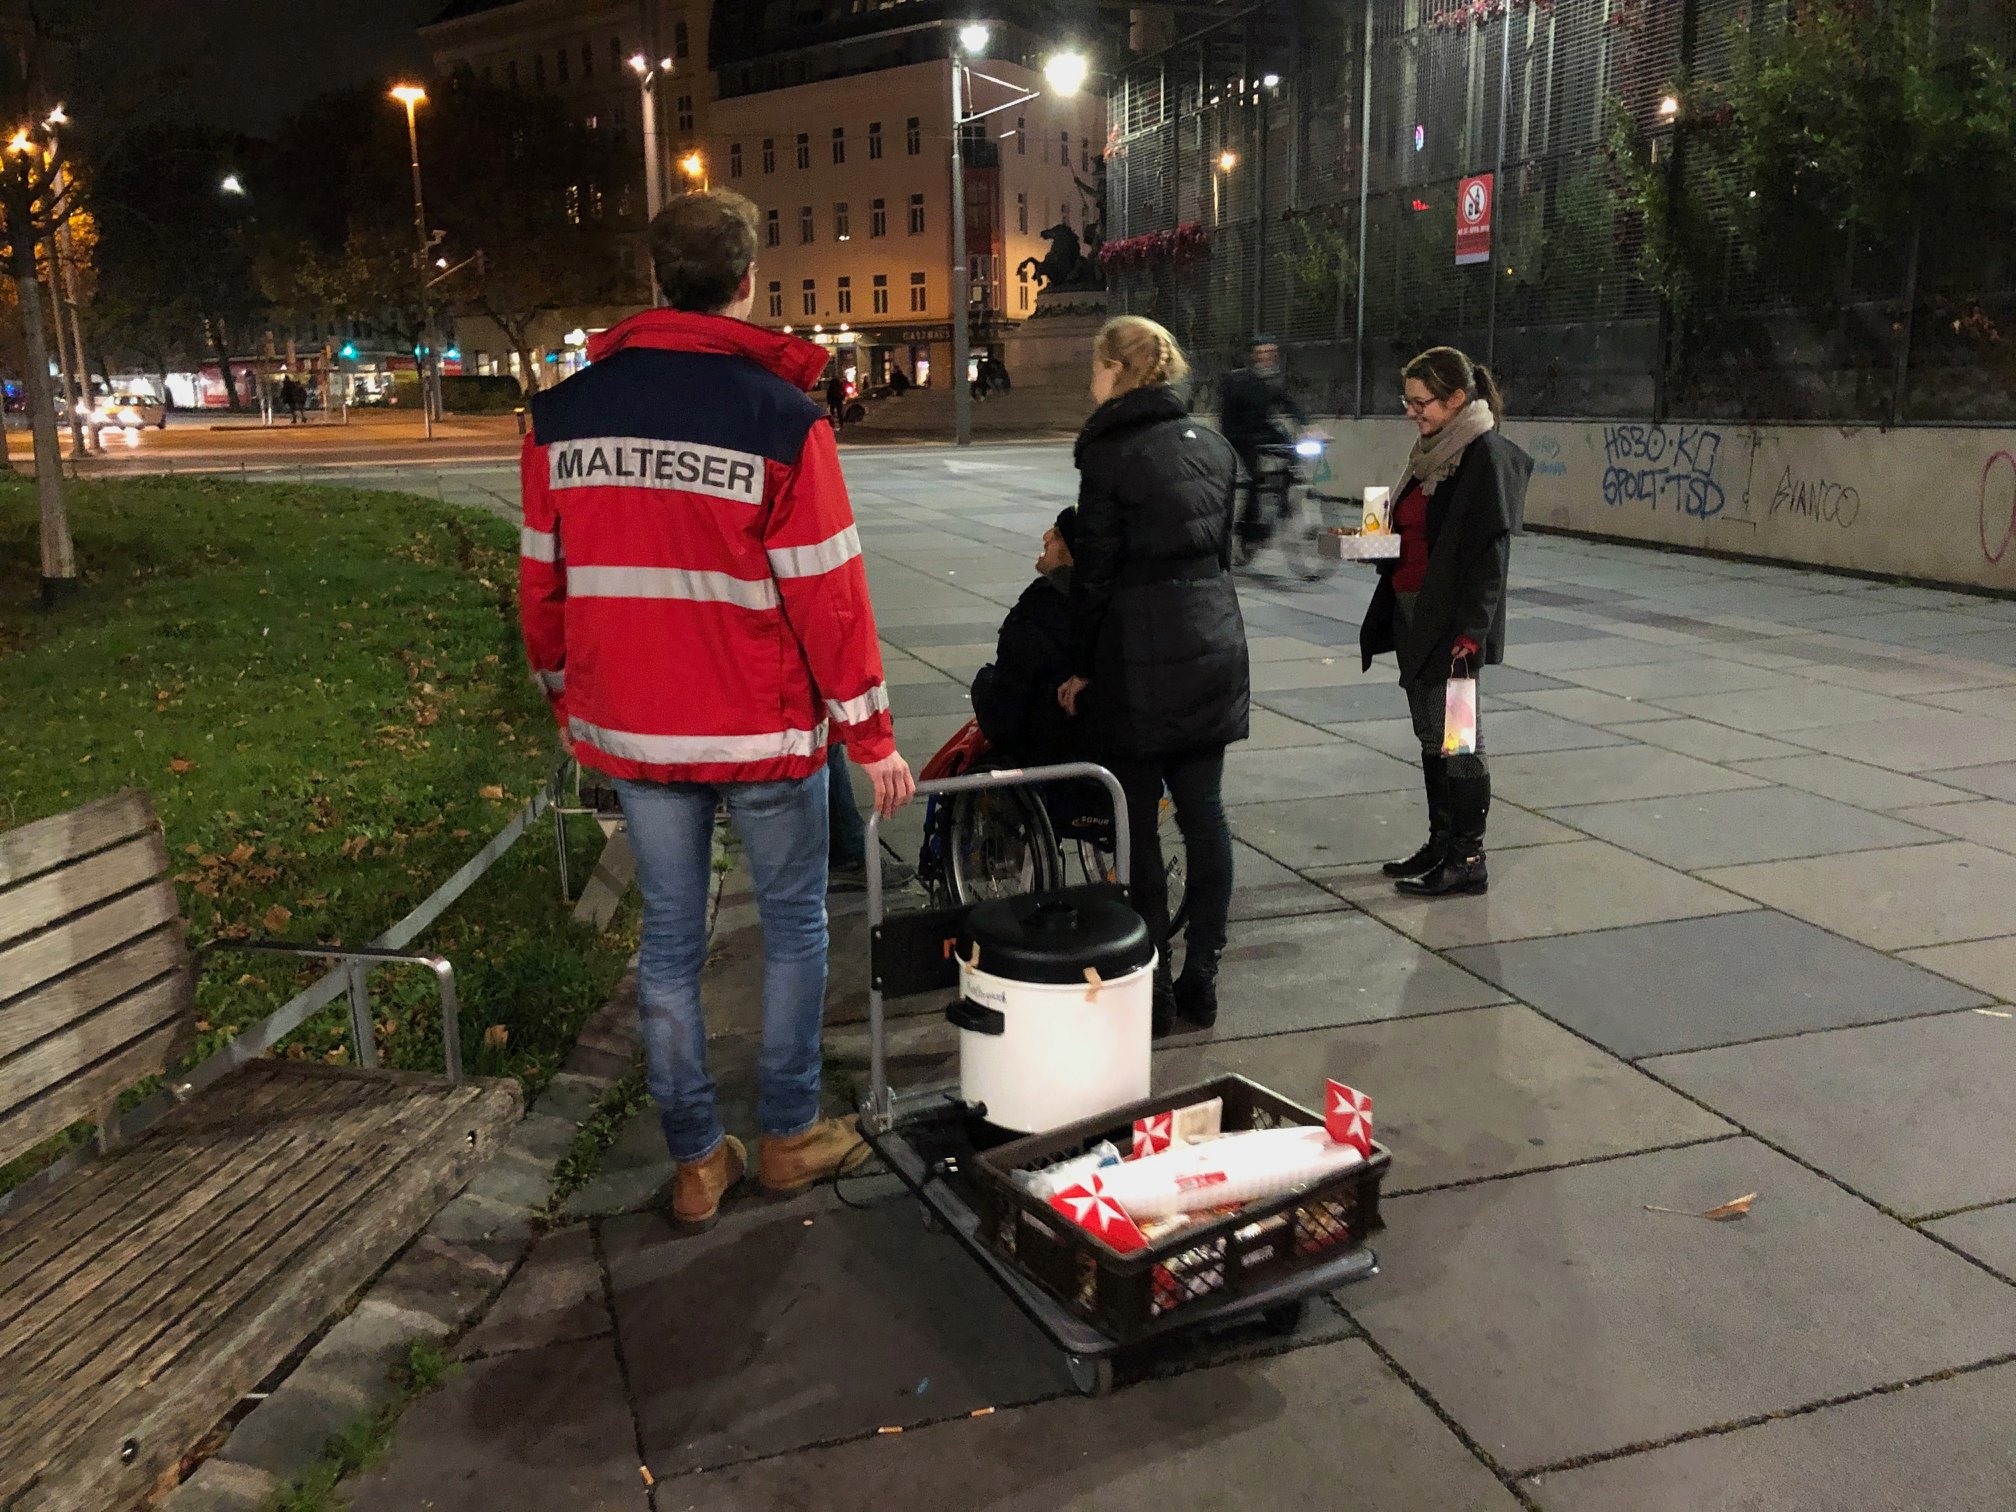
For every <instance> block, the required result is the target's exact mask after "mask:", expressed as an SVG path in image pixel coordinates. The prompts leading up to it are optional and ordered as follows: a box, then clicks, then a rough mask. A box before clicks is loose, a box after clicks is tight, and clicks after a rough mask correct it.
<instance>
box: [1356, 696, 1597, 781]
mask: <svg viewBox="0 0 2016 1512" xmlns="http://www.w3.org/2000/svg"><path fill="white" fill-rule="evenodd" d="M1490 686H1491V685H1490V683H1489V681H1486V682H1485V683H1484V687H1485V688H1486V689H1487V690H1488V689H1489V688H1490ZM1481 723H1482V730H1483V736H1484V749H1485V750H1487V751H1488V752H1490V753H1491V754H1492V755H1493V756H1500V755H1503V756H1523V755H1526V754H1528V753H1529V752H1533V751H1581V750H1591V749H1594V748H1596V747H1598V746H1627V745H1630V744H1631V737H1630V736H1628V735H1619V734H1617V733H1615V732H1614V731H1611V730H1599V729H1597V728H1596V727H1595V726H1594V725H1585V724H1577V723H1576V722H1575V721H1574V720H1572V719H1556V718H1555V717H1554V716H1553V715H1552V714H1542V713H1541V712H1540V711H1539V710H1537V709H1519V708H1506V709H1501V710H1497V711H1492V710H1489V709H1487V710H1486V712H1485V713H1484V716H1483V719H1482V722H1481ZM1343 733H1344V734H1345V735H1347V736H1348V737H1349V738H1350V739H1352V740H1355V741H1358V742H1359V743H1360V744H1362V745H1368V746H1371V747H1372V748H1373V749H1374V750H1379V751H1384V752H1385V753H1386V754H1387V755H1389V756H1393V757H1397V758H1399V759H1401V760H1407V761H1414V760H1419V759H1420V754H1421V741H1420V739H1419V737H1417V736H1416V735H1415V733H1414V725H1413V722H1412V721H1410V720H1406V719H1368V720H1365V721H1363V722H1361V723H1358V724H1353V725H1347V726H1345V727H1343Z"/></svg>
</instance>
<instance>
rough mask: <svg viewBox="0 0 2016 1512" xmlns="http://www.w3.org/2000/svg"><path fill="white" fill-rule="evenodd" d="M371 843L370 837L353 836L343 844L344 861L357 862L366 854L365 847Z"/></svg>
mask: <svg viewBox="0 0 2016 1512" xmlns="http://www.w3.org/2000/svg"><path fill="white" fill-rule="evenodd" d="M370 843H371V837H370V836H369V835H352V836H351V837H350V838H349V839H348V840H345V841H344V842H343V847H342V850H343V859H344V860H346V861H355V860H356V859H357V858H358V857H359V856H361V855H363V854H364V847H365V846H367V845H369V844H370Z"/></svg>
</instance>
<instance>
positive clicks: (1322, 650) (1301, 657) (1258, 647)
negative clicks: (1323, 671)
mask: <svg viewBox="0 0 2016 1512" xmlns="http://www.w3.org/2000/svg"><path fill="white" fill-rule="evenodd" d="M1330 654H1331V648H1330V647H1328V646H1319V645H1317V644H1316V642H1314V641H1305V640H1300V639H1297V638H1296V637H1295V636H1292V635H1254V634H1252V633H1250V630H1249V633H1248V634H1247V636H1246V659H1247V661H1249V662H1250V663H1252V664H1253V665H1255V666H1258V665H1259V664H1260V663H1261V662H1275V661H1308V660H1310V659H1311V658H1317V659H1320V658H1322V657H1325V656H1328V655H1330Z"/></svg>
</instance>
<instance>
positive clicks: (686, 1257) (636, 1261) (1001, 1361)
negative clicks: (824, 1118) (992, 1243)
mask: <svg viewBox="0 0 2016 1512" xmlns="http://www.w3.org/2000/svg"><path fill="white" fill-rule="evenodd" d="M808 1220H810V1221H809V1222H808ZM603 1243H604V1246H605V1249H606V1252H607V1254H608V1258H609V1269H610V1275H611V1278H612V1280H613V1282H614V1286H615V1295H616V1317H617V1328H618V1332H619V1335H620V1337H621V1339H622V1342H623V1354H624V1358H625V1360H626V1361H627V1362H628V1366H629V1375H630V1384H631V1390H632V1397H633V1401H634V1402H635V1405H636V1409H637V1417H638V1420H639V1422H640V1424H641V1426H642V1432H643V1437H644V1445H645V1449H646V1451H647V1453H648V1456H649V1462H650V1465H651V1470H652V1473H653V1474H654V1475H657V1476H659V1477H660V1478H663V1477H666V1476H672V1475H678V1474H681V1473H683V1472H685V1471H688V1470H693V1469H698V1468H700V1467H703V1466H708V1465H721V1464H727V1463H729V1462H731V1461H734V1460H740V1459H747V1458H750V1457H751V1456H754V1455H761V1454H772V1453H777V1452H780V1451H783V1450H786V1449H796V1448H800V1447H802V1446H804V1445H806V1444H812V1443H822V1442H828V1441H831V1440H833V1439H838V1438H846V1437H850V1436H852V1435H854V1434H861V1433H873V1432H874V1431H875V1430H876V1429H877V1428H880V1427H884V1426H893V1427H914V1426H916V1425H918V1424H920V1423H924V1422H930V1421H934V1420H936V1419H939V1418H943V1417H947V1416H951V1415H955V1414H959V1413H965V1412H970V1411H972V1410H973V1409H975V1408H977V1407H988V1406H996V1405H1006V1404H1011V1403H1017V1402H1028V1401H1033V1400H1035V1399H1037V1398H1039V1397H1044V1396H1050V1395H1054V1394H1055V1393H1057V1392H1058V1391H1060V1390H1064V1389H1067V1381H1066V1378H1065V1374H1064V1367H1063V1364H1062V1359H1061V1356H1059V1355H1058V1354H1057V1353H1056V1352H1055V1351H1054V1349H1053V1348H1052V1346H1051V1345H1050V1343H1049V1341H1048V1340H1047V1339H1045V1338H1044V1337H1043V1336H1042V1335H1041V1334H1040V1333H1038V1332H1037V1330H1036V1327H1035V1325H1034V1324H1032V1323H1030V1322H1029V1321H1028V1320H1027V1319H1025V1318H1024V1317H1023V1316H1022V1315H1021V1313H1020V1312H1018V1311H1017V1310H1016V1308H1015V1306H1014V1304H1013V1303H1011V1302H1010V1301H1009V1300H1008V1299H1007V1297H1006V1296H1005V1295H1004V1294H1003V1293H1002V1292H1001V1291H1000V1290H999V1289H998V1288H996V1287H995V1286H994V1285H993V1283H991V1282H990V1281H988V1280H987V1278H986V1277H985V1276H984V1275H983V1274H982V1272H981V1271H980V1268H979V1267H978V1266H976V1265H974V1264H973V1262H972V1261H971V1260H969V1259H968V1258H967V1256H966V1254H965V1252H964V1251H963V1250H962V1249H960V1247H959V1245H958V1244H957V1243H956V1242H955V1241H954V1240H952V1239H950V1238H948V1237H946V1236H944V1235H927V1234H926V1233H925V1232H924V1231H923V1228H922V1226H921V1224H920V1222H919V1219H918V1214H917V1209H916V1207H915V1205H914V1204H913V1203H911V1202H909V1201H907V1200H893V1201H890V1202H887V1203H884V1204H882V1205H880V1206H878V1207H875V1208H873V1209H871V1210H869V1211H866V1212H859V1211H855V1210H853V1209H850V1208H846V1207H843V1206H841V1205H840V1203H839V1202H838V1201H836V1200H835V1199H834V1197H833V1196H832V1194H831V1192H830V1191H829V1190H827V1189H825V1188H821V1189H820V1190H818V1191H817V1192H815V1193H811V1194H807V1195H806V1196H804V1197H801V1198H798V1199H796V1200H794V1201H790V1202H770V1201H767V1200H765V1199H761V1198H756V1197H749V1198H744V1199H741V1200H738V1201H736V1202H734V1203H732V1204H731V1205H729V1206H725V1207H724V1208H723V1210H722V1219H721V1223H720V1226H719V1227H717V1228H715V1229H714V1230H712V1231H711V1232H709V1233H706V1234H702V1235H699V1236H697V1237H692V1238H687V1237H682V1236H679V1235H676V1234H674V1233H673V1232H672V1230H671V1229H670V1228H669V1227H667V1225H666V1224H665V1223H664V1222H663V1221H662V1220H661V1219H659V1218H657V1217H655V1216H644V1215H640V1216H637V1217H633V1218H618V1219H613V1220H611V1221H610V1222H608V1223H607V1224H605V1225H604V1228H603ZM697 1299H704V1305H696V1300H697Z"/></svg>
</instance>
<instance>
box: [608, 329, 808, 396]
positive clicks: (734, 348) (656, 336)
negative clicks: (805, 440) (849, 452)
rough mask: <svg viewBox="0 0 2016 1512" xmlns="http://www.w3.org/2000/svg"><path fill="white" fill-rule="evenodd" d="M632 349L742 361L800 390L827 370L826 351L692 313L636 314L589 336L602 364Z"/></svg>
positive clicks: (781, 336) (801, 342)
mask: <svg viewBox="0 0 2016 1512" xmlns="http://www.w3.org/2000/svg"><path fill="white" fill-rule="evenodd" d="M630 347H648V348H652V349H655V350H657V351H661V352H713V353H717V354H719V355H721V356H724V357H746V358H747V359H748V360H749V361H751V362H753V363H755V364H756V365H757V366H758V367H762V368H767V369H768V370H769V371H770V372H773V373H775V374H776V375H777V376H778V377H779V378H782V379H783V380H784V381H785V382H787V383H789V384H790V385H791V386H792V387H793V388H795V389H799V390H801V391H803V390H809V389H810V388H811V387H812V385H813V384H815V383H817V382H818V381H819V374H820V373H821V372H822V371H823V370H824V369H825V366H826V349H825V348H824V347H822V346H820V345H818V344H817V343H816V342H811V341H800V340H799V339H798V338H797V337H796V336H786V335H784V334H783V333H782V332H781V331H766V330H764V329H763V327H761V326H758V325H751V324H750V323H749V322H748V321H746V320H735V319H731V318H730V317H729V316H726V315H701V314H698V313H696V312H694V311H692V310H644V311H640V312H639V313H638V314H635V315H632V316H631V317H630V318H629V319H628V320H625V321H622V322H621V323H619V324H617V325H613V326H611V327H609V329H608V330H606V331H601V332H598V333H597V334H595V335H593V336H591V337H589V338H588V360H589V361H590V362H600V361H602V360H603V359H604V358H606V357H611V356H614V355H615V354H616V353H617V352H621V351H623V350H625V349H626V348H630Z"/></svg>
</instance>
